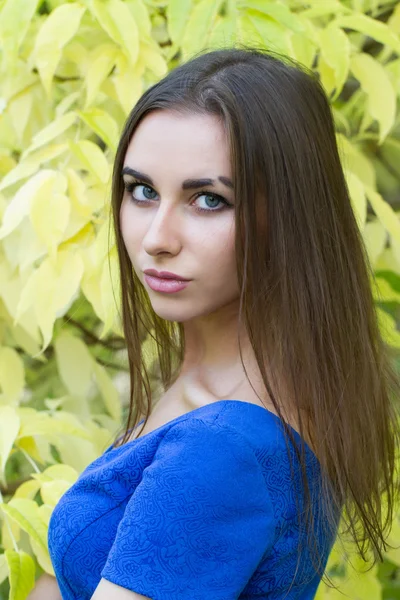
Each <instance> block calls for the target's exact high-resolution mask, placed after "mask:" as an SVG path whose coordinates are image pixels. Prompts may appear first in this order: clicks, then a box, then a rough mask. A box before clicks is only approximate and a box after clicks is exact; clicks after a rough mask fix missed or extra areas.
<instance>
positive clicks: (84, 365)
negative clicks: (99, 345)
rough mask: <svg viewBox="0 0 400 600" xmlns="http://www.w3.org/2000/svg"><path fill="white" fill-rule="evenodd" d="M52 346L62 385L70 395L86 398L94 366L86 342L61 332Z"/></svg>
mask: <svg viewBox="0 0 400 600" xmlns="http://www.w3.org/2000/svg"><path fill="white" fill-rule="evenodd" d="M54 347H55V351H56V360H57V368H58V372H59V374H60V377H61V380H62V381H63V383H64V385H65V386H66V388H67V389H68V391H69V392H70V393H71V394H72V395H74V394H75V395H77V396H79V397H81V398H86V396H87V394H88V391H89V389H90V385H91V378H92V372H93V368H94V359H93V357H92V355H91V354H90V352H89V350H88V348H87V346H86V344H85V343H84V342H83V341H82V340H81V339H80V338H78V337H75V336H73V335H71V334H70V333H63V334H61V335H60V336H59V337H58V338H57V339H56V341H55V344H54Z"/></svg>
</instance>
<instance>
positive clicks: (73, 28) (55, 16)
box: [34, 3, 86, 94]
mask: <svg viewBox="0 0 400 600" xmlns="http://www.w3.org/2000/svg"><path fill="white" fill-rule="evenodd" d="M85 10H86V9H85V7H84V6H82V5H81V4H78V3H69V4H63V5H61V6H58V7H57V8H55V9H54V10H53V11H52V12H51V13H50V15H49V16H48V17H47V19H46V20H45V22H44V23H43V25H42V27H41V28H40V31H39V33H38V35H37V37H36V43H35V49H34V56H35V64H36V66H37V68H38V71H39V75H40V78H41V80H42V83H43V86H44V88H45V90H46V91H47V93H48V94H49V93H50V88H51V82H52V80H53V76H54V73H55V70H56V68H57V65H58V63H59V60H60V58H61V50H62V48H63V47H64V46H65V45H66V44H67V43H68V42H69V41H70V39H71V38H73V36H74V35H75V33H76V32H77V31H78V28H79V25H80V22H81V18H82V15H83V13H84V12H85Z"/></svg>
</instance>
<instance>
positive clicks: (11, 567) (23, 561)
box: [4, 549, 35, 600]
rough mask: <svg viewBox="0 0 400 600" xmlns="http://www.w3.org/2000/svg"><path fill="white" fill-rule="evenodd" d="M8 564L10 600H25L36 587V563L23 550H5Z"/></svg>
mask: <svg viewBox="0 0 400 600" xmlns="http://www.w3.org/2000/svg"><path fill="white" fill-rule="evenodd" d="M4 554H5V558H6V560H7V564H8V571H9V580H10V594H9V596H8V599H9V600H25V599H26V598H27V596H28V594H29V593H30V592H31V591H32V590H33V588H34V587H35V562H34V560H33V558H32V557H31V556H30V554H27V553H26V552H24V551H23V550H18V551H16V550H8V549H7V550H5V552H4Z"/></svg>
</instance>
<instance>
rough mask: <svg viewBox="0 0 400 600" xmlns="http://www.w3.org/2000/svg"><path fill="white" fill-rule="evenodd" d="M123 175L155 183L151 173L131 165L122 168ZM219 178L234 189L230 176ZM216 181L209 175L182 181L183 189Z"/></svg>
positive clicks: (191, 188)
mask: <svg viewBox="0 0 400 600" xmlns="http://www.w3.org/2000/svg"><path fill="white" fill-rule="evenodd" d="M122 175H131V176H132V177H136V178H137V179H141V180H142V181H144V182H145V183H148V184H149V185H154V182H153V180H152V178H151V177H149V175H146V173H141V172H140V171H136V170H135V169H131V167H124V168H123V169H122ZM218 179H219V180H220V182H221V183H223V184H224V185H226V187H229V188H231V189H233V183H232V181H231V180H230V179H229V177H224V176H223V175H220V176H219V177H218ZM214 183H215V180H214V179H210V178H208V177H203V178H202V179H185V181H184V182H183V183H182V189H183V190H195V189H197V188H200V187H203V186H204V185H214Z"/></svg>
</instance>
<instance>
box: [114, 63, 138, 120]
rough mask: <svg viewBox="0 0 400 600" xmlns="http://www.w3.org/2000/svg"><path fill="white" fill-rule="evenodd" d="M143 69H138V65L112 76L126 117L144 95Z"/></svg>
mask: <svg viewBox="0 0 400 600" xmlns="http://www.w3.org/2000/svg"><path fill="white" fill-rule="evenodd" d="M142 72H143V69H140V68H139V69H138V63H136V65H135V66H134V67H133V68H126V69H124V70H123V72H120V73H119V74H116V75H113V76H112V78H111V79H112V82H113V84H114V86H115V91H116V94H117V97H118V100H119V103H120V104H121V106H122V109H123V111H124V113H125V115H128V114H129V113H130V112H131V110H132V108H133V106H134V105H135V104H136V102H137V101H138V100H139V98H140V96H141V95H142V93H143V81H142Z"/></svg>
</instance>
